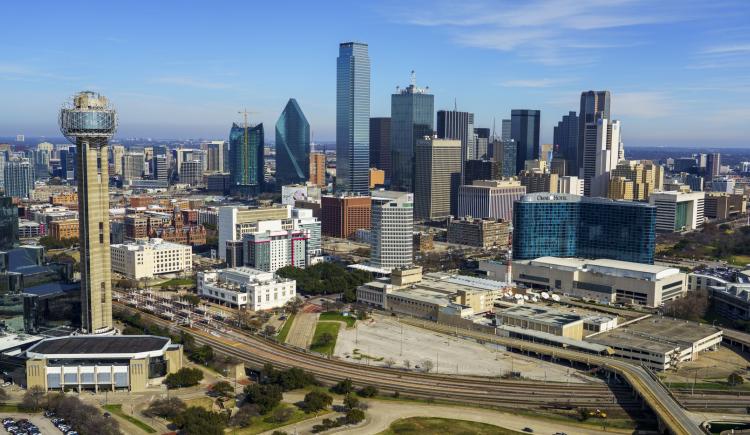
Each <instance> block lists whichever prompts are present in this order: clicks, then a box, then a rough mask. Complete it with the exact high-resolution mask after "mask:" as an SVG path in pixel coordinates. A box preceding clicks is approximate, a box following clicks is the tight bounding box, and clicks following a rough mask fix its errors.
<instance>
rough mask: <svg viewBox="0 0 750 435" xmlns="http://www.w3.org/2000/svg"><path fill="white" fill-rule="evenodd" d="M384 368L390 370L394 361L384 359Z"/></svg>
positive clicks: (394, 363)
mask: <svg viewBox="0 0 750 435" xmlns="http://www.w3.org/2000/svg"><path fill="white" fill-rule="evenodd" d="M383 363H384V364H385V366H386V367H388V368H391V367H393V366H395V365H396V360H395V359H393V358H386V359H385V361H383Z"/></svg>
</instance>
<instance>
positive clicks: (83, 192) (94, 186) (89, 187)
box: [76, 138, 114, 334]
mask: <svg viewBox="0 0 750 435" xmlns="http://www.w3.org/2000/svg"><path fill="white" fill-rule="evenodd" d="M76 145H77V147H78V153H77V158H78V210H79V219H80V223H79V228H80V234H79V238H80V249H81V292H82V294H81V305H82V307H83V313H82V314H83V315H82V324H83V328H84V329H86V332H88V333H93V334H96V333H105V332H109V331H111V330H112V329H113V328H114V326H113V324H112V273H111V270H112V267H111V264H110V263H111V258H110V255H111V254H110V249H109V188H108V186H109V171H108V166H107V154H108V148H109V146H108V145H107V144H106V143H105V144H104V145H102V146H97V145H95V144H93V143H92V142H91V141H89V140H88V139H86V138H78V140H77V141H76Z"/></svg>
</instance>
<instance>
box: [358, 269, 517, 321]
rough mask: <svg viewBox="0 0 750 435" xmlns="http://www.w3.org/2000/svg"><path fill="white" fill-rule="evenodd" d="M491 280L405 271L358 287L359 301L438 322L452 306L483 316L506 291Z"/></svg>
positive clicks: (463, 311) (393, 273) (402, 270)
mask: <svg viewBox="0 0 750 435" xmlns="http://www.w3.org/2000/svg"><path fill="white" fill-rule="evenodd" d="M504 288H505V287H504V286H503V285H502V284H501V283H498V282H495V281H491V280H488V279H482V278H475V277H470V276H463V275H451V274H448V273H442V272H440V273H428V274H425V275H424V276H422V268H421V267H416V268H401V269H394V270H393V271H392V272H391V279H390V280H388V279H387V278H381V279H378V280H375V281H371V282H368V283H366V284H364V285H361V286H359V287H358V288H357V302H362V303H365V304H368V305H372V306H376V307H378V308H380V309H383V310H388V311H391V312H394V313H399V314H405V315H409V316H414V317H419V318H424V319H430V320H437V319H438V316H440V314H441V312H442V311H444V310H445V309H446V308H448V307H454V308H455V307H463V308H462V310H461V312H462V313H467V312H468V313H471V314H473V313H482V312H487V311H490V310H492V309H493V302H494V300H495V299H497V298H499V297H500V296H501V294H502V292H503V290H504Z"/></svg>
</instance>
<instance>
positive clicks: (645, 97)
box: [611, 91, 679, 118]
mask: <svg viewBox="0 0 750 435" xmlns="http://www.w3.org/2000/svg"><path fill="white" fill-rule="evenodd" d="M678 107H679V105H678V104H677V102H676V101H675V100H674V99H673V98H672V97H671V96H670V95H669V94H667V93H665V92H649V91H645V92H619V93H617V94H613V95H612V108H611V112H612V114H613V116H614V117H615V118H619V117H628V118H662V117H668V116H674V112H675V110H676V109H677V108H678Z"/></svg>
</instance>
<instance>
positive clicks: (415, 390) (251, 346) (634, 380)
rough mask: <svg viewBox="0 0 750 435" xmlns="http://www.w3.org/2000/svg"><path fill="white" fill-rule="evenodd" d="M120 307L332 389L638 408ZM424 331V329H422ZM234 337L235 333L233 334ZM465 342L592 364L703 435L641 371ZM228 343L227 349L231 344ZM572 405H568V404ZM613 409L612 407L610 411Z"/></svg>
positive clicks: (565, 353)
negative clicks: (288, 343) (304, 347)
mask: <svg viewBox="0 0 750 435" xmlns="http://www.w3.org/2000/svg"><path fill="white" fill-rule="evenodd" d="M116 307H117V308H119V309H123V310H127V311H129V312H138V313H140V314H141V315H142V316H145V317H148V318H149V319H150V320H151V321H152V322H154V323H156V324H159V325H161V326H164V327H167V328H169V329H170V330H173V331H174V330H177V331H189V332H191V333H192V335H193V336H194V337H195V340H196V342H197V343H201V344H209V345H211V346H213V347H214V348H215V349H216V350H217V351H218V352H220V353H225V354H227V355H232V356H234V357H237V358H239V359H240V360H241V361H244V362H246V363H249V364H250V365H251V366H256V367H257V366H262V365H263V364H265V363H267V362H270V363H272V364H274V365H275V366H277V367H299V368H302V369H304V370H306V371H309V372H311V373H313V374H314V375H315V376H316V378H318V379H319V380H321V381H323V382H325V383H328V384H331V383H333V382H336V381H338V380H341V379H342V378H345V377H348V378H350V379H351V380H352V382H353V383H355V384H357V385H373V386H376V387H378V388H380V389H382V390H385V391H399V392H400V393H402V394H408V395H410V396H415V397H428V398H439V399H442V400H453V401H460V402H472V403H481V404H488V405H498V406H513V407H518V406H530V405H533V404H536V405H539V406H541V405H543V404H545V405H549V404H550V403H556V402H560V401H563V402H565V404H566V405H567V404H570V406H596V407H598V408H605V409H606V408H608V407H609V406H608V405H610V404H612V405H613V407H617V408H623V407H630V406H632V404H633V399H635V397H633V398H632V399H631V400H628V399H627V396H625V397H626V398H625V399H624V400H622V401H621V403H617V402H618V400H617V398H616V396H615V394H614V392H613V391H611V390H610V388H609V386H600V388H603V389H605V390H606V392H604V391H601V390H600V391H599V392H598V393H595V392H586V391H585V390H583V388H596V387H595V386H593V387H592V386H585V387H581V386H574V385H564V384H563V385H560V384H551V383H539V382H530V381H527V382H521V381H515V382H514V381H497V380H489V379H471V378H466V377H453V376H451V377H446V376H441V375H428V374H417V373H409V372H401V371H398V370H393V369H386V368H380V367H366V369H365V370H363V367H362V366H360V365H357V364H352V363H347V362H342V361H335V360H330V359H326V358H322V357H319V356H316V355H313V354H309V353H306V352H302V351H298V350H294V349H290V348H288V347H285V346H281V345H279V344H276V343H271V342H269V341H267V340H263V339H260V338H257V337H250V336H238V335H236V332H235V335H232V336H231V339H233V340H236V341H231V340H227V339H223V338H222V337H221V336H213V335H211V334H208V333H206V332H204V331H200V330H196V329H190V328H187V327H185V326H178V325H174V324H173V323H172V322H170V321H167V320H164V319H162V318H160V317H158V316H155V315H152V314H148V313H144V312H143V311H140V310H137V309H136V308H133V307H129V306H126V305H123V304H121V303H117V304H116ZM418 326H419V325H418ZM423 327H426V329H430V330H433V331H436V332H443V333H447V334H451V335H453V333H454V328H450V327H445V326H442V325H439V324H430V325H428V326H423ZM230 332H231V329H230ZM461 335H462V336H466V337H471V338H475V339H481V340H485V341H489V342H495V343H498V344H501V345H506V346H509V347H512V348H514V349H521V350H525V351H527V352H533V353H536V354H539V355H552V356H553V357H557V358H561V359H566V360H570V361H576V362H579V363H584V364H592V365H596V366H599V367H603V368H606V369H608V370H610V371H612V372H614V373H616V374H618V375H620V376H621V377H622V378H623V379H625V380H626V382H627V383H628V384H629V385H631V386H632V387H633V388H634V389H635V390H636V391H637V392H638V394H639V395H640V396H641V397H642V398H643V400H644V401H645V402H646V403H647V404H648V406H649V407H650V408H651V409H652V410H653V411H654V412H655V413H656V414H657V415H658V416H659V418H660V419H661V421H662V422H663V423H664V425H665V426H666V427H667V428H668V429H669V430H670V432H671V433H673V434H675V435H683V434H685V435H697V434H702V433H703V432H702V431H701V430H700V429H699V428H698V426H697V425H695V424H694V423H693V422H692V421H691V419H690V417H689V416H688V415H687V414H686V413H685V410H684V409H683V408H682V407H681V406H680V404H679V403H678V402H677V401H676V400H675V399H674V398H673V397H672V396H671V395H670V393H669V392H668V391H667V390H666V388H664V387H662V385H661V384H660V383H659V382H658V381H657V380H655V379H654V378H652V377H651V376H650V374H649V373H648V372H646V370H645V369H643V368H642V367H638V366H634V365H632V364H629V363H625V362H622V361H618V360H615V359H612V358H606V357H600V356H597V355H590V354H585V353H581V352H575V351H570V350H567V349H561V348H556V347H552V346H548V345H544V344H538V343H532V342H525V341H520V340H515V339H510V338H504V337H499V336H494V335H489V334H485V333H480V332H474V331H467V330H463V331H461ZM227 342H228V343H227ZM568 400H569V402H568ZM610 408H611V407H610Z"/></svg>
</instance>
